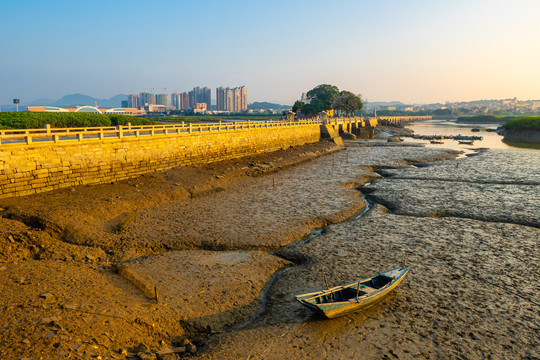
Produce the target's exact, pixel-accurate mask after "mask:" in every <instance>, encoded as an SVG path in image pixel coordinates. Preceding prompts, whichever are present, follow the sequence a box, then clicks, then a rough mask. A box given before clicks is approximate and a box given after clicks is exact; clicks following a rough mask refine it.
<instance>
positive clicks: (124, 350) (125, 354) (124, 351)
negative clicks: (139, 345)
mask: <svg viewBox="0 0 540 360" xmlns="http://www.w3.org/2000/svg"><path fill="white" fill-rule="evenodd" d="M119 353H120V355H124V356H127V354H128V351H127V350H126V349H121V350H120V351H119Z"/></svg>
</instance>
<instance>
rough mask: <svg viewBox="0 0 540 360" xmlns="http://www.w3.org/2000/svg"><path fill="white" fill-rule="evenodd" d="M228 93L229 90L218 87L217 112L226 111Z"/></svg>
mask: <svg viewBox="0 0 540 360" xmlns="http://www.w3.org/2000/svg"><path fill="white" fill-rule="evenodd" d="M226 91H227V89H225V88H223V87H221V86H220V87H218V88H217V89H216V105H217V110H218V111H225V105H226V103H227V102H226V100H227V99H226V96H225V92H226Z"/></svg>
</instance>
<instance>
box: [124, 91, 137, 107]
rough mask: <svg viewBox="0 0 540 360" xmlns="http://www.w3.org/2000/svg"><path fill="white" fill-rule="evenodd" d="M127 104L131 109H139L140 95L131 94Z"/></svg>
mask: <svg viewBox="0 0 540 360" xmlns="http://www.w3.org/2000/svg"><path fill="white" fill-rule="evenodd" d="M127 102H128V106H127V107H130V108H135V109H137V108H139V95H137V94H129V95H127Z"/></svg>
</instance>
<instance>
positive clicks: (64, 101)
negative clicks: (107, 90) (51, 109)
mask: <svg viewBox="0 0 540 360" xmlns="http://www.w3.org/2000/svg"><path fill="white" fill-rule="evenodd" d="M122 100H126V95H122V94H120V95H115V96H113V97H112V98H110V99H97V98H94V97H92V96H88V95H83V94H72V95H66V96H64V97H62V98H61V99H60V100H57V101H55V102H54V103H52V104H51V106H58V107H67V108H71V107H76V106H82V105H91V106H95V105H98V106H100V107H102V108H111V107H120V106H121V103H122Z"/></svg>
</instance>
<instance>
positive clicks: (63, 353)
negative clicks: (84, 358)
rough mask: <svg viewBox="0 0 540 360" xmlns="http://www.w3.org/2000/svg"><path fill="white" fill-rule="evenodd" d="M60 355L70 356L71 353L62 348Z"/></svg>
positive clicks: (59, 351)
mask: <svg viewBox="0 0 540 360" xmlns="http://www.w3.org/2000/svg"><path fill="white" fill-rule="evenodd" d="M58 355H59V356H68V355H69V354H68V353H67V351H65V350H62V349H60V350H58Z"/></svg>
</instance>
